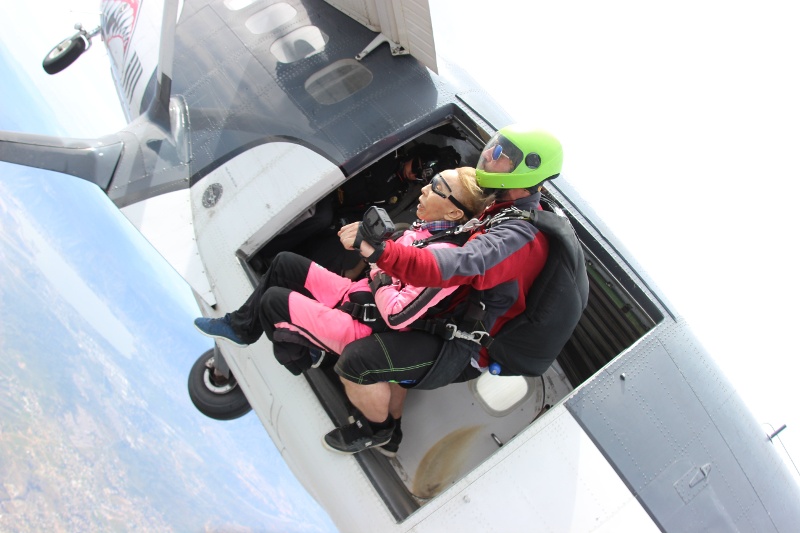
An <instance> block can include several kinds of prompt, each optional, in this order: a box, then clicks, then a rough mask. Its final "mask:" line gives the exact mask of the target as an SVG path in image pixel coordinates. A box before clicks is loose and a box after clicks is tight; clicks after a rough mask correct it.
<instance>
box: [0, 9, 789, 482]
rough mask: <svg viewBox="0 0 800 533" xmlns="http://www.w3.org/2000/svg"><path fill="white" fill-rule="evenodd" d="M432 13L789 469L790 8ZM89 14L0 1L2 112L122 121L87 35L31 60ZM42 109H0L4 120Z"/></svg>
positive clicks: (97, 126) (447, 42)
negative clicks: (70, 53) (58, 53)
mask: <svg viewBox="0 0 800 533" xmlns="http://www.w3.org/2000/svg"><path fill="white" fill-rule="evenodd" d="M430 3H431V11H432V15H433V25H434V28H435V30H434V31H435V33H434V34H435V38H436V45H437V51H438V52H439V53H440V54H441V55H443V56H447V57H449V58H450V59H452V60H453V62H454V63H457V64H459V65H460V66H461V67H462V68H464V69H465V70H466V71H467V72H469V73H470V74H472V76H473V77H475V79H476V80H478V82H479V83H481V85H482V86H483V87H484V88H485V89H486V90H487V92H488V93H490V94H491V95H492V96H493V97H494V98H495V99H496V100H497V101H498V102H499V103H500V104H501V105H502V106H503V107H504V108H505V109H506V110H507V111H509V113H510V114H511V115H512V116H513V117H514V118H515V119H517V120H519V121H521V122H526V123H530V124H533V125H536V126H537V127H542V128H545V129H548V130H550V131H552V132H553V133H554V134H556V135H557V136H558V137H559V138H560V139H561V141H562V143H563V145H564V149H565V163H564V172H563V176H564V178H565V179H567V180H569V182H570V183H571V184H572V185H573V186H574V187H575V188H577V189H578V191H579V192H580V193H581V195H583V197H584V198H585V199H586V200H587V201H589V202H590V203H591V205H592V207H593V208H594V209H595V211H596V212H597V213H598V214H599V215H600V217H601V218H602V219H603V220H604V221H605V222H606V224H607V225H608V226H609V227H610V228H611V230H612V231H613V232H614V234H615V235H616V236H617V237H618V238H619V239H620V240H621V241H622V242H623V243H624V244H625V247H626V248H627V249H628V250H629V252H630V253H631V254H632V255H633V256H634V257H635V258H636V259H637V261H638V262H639V263H640V265H641V266H642V267H643V268H644V269H645V270H646V271H647V272H648V273H649V275H650V277H651V278H652V279H653V280H655V282H656V284H657V285H658V286H659V287H660V289H661V290H662V291H663V293H664V294H666V296H667V299H668V300H669V301H670V302H671V303H672V304H673V305H674V306H675V308H676V309H677V310H678V311H679V312H680V313H681V314H682V315H683V316H684V317H685V318H686V319H687V321H688V322H689V324H690V325H691V327H692V329H693V330H694V331H695V333H696V334H697V336H698V338H699V339H700V341H701V342H702V343H703V344H704V345H705V346H706V348H708V350H709V351H710V353H711V354H712V355H713V356H714V358H715V360H716V361H717V363H718V364H719V365H720V367H721V368H722V369H723V371H724V373H725V374H726V375H727V376H728V378H729V379H730V380H731V381H732V383H733V384H734V386H735V387H736V389H737V390H738V391H739V393H740V395H741V396H742V397H743V398H744V400H745V402H746V403H747V404H748V405H749V407H750V409H751V411H752V412H753V414H754V416H755V417H756V419H757V420H758V421H759V422H761V423H762V424H763V427H764V431H765V433H768V432H771V429H770V428H778V427H780V426H781V425H783V424H786V425H787V426H788V427H787V429H786V430H785V431H784V432H783V433H782V434H781V437H780V439H776V441H775V446H776V449H777V450H778V451H779V453H783V447H784V446H785V447H786V448H788V449H789V450H790V452H791V454H792V457H793V459H794V462H795V463H796V464H798V465H799V466H800V413H799V412H798V409H797V405H799V404H800V387H797V384H796V377H795V376H796V375H797V374H798V370H800V363H798V355H800V354H798V351H800V349H798V344H797V341H796V339H795V338H794V336H793V333H794V331H795V330H796V327H797V326H796V324H797V323H798V318H800V312H798V310H797V307H796V305H795V304H796V302H797V301H798V299H799V298H798V297H799V296H800V284H798V283H796V282H795V281H794V279H793V277H794V274H795V273H796V271H797V269H796V267H795V263H794V259H795V255H796V254H795V253H794V250H793V249H792V245H791V243H792V242H794V241H795V238H794V231H795V228H797V226H798V224H797V222H796V221H795V218H794V216H795V202H796V201H795V198H796V197H797V196H798V193H800V179H798V178H800V176H799V175H798V174H800V167H799V166H798V164H797V162H796V159H797V157H796V156H797V153H798V149H797V147H798V146H800V129H799V128H798V127H797V124H800V99H799V98H798V97H797V95H798V94H800V81H799V80H798V77H797V76H796V70H797V69H796V63H797V62H796V54H797V50H800V34H798V32H797V31H796V29H795V27H794V26H796V17H794V16H793V14H794V10H793V9H792V7H791V3H790V2H789V1H773V0H766V1H760V2H754V1H751V2H747V1H738V0H737V1H733V2H731V1H726V2H723V1H719V0H713V1H709V0H692V1H689V0H675V1H672V2H663V3H653V2H636V1H633V0H624V1H623V0H611V1H609V2H592V1H576V0H564V1H561V2H519V1H517V2H515V1H512V0H495V1H494V2H492V3H491V5H490V6H487V5H485V4H483V3H480V4H478V3H467V2H461V1H456V0H430ZM467 4H469V5H467ZM96 6H97V2H94V1H86V0H80V1H70V2H56V1H52V0H48V1H40V2H36V3H22V2H19V3H12V2H4V3H2V5H0V16H2V17H3V20H5V21H14V22H13V23H12V24H6V25H5V27H4V31H3V34H2V37H0V43H2V44H3V45H4V46H5V47H6V49H7V50H8V51H10V53H11V57H12V60H13V61H16V62H18V63H19V64H20V65H23V66H24V67H25V68H26V69H30V70H29V71H28V72H29V75H30V81H28V80H25V79H18V80H13V81H12V80H5V79H4V82H3V84H2V86H0V96H1V97H2V101H3V102H9V101H12V100H10V99H11V97H12V96H13V91H25V92H26V93H27V94H28V95H29V96H30V97H31V98H34V99H40V100H39V101H41V102H47V103H48V104H49V105H50V106H52V107H53V109H55V110H56V111H57V112H58V114H59V121H60V122H62V123H64V124H68V126H65V127H64V131H60V132H57V133H62V134H65V135H69V136H74V137H92V136H96V135H102V134H105V133H108V132H113V131H116V130H117V129H119V127H120V125H121V124H122V123H123V119H122V114H121V112H120V111H119V105H118V100H117V97H116V93H115V91H114V89H113V87H112V85H111V82H110V75H109V70H108V60H107V57H106V55H105V53H104V50H103V48H102V46H100V43H99V41H98V42H97V43H96V44H97V46H96V48H95V49H92V50H90V51H89V52H88V53H86V54H84V56H83V57H81V58H80V59H79V60H78V61H77V62H76V63H75V64H74V65H73V66H71V67H70V68H68V69H67V70H66V71H64V72H62V73H60V74H57V75H55V76H47V75H46V74H45V73H44V72H43V71H42V70H41V67H40V64H41V60H42V58H43V57H44V55H45V54H46V53H47V51H48V50H49V49H50V48H51V47H52V46H53V45H55V44H56V43H57V42H58V41H59V40H60V39H62V38H64V37H66V36H67V35H70V34H71V32H72V24H74V22H76V21H77V20H84V21H86V22H84V24H85V25H86V26H87V27H89V26H91V25H92V24H93V21H96V20H97V17H96V16H93V15H90V14H85V15H82V14H80V13H76V12H78V11H81V10H83V11H86V12H87V13H88V12H91V11H93V10H96ZM69 9H72V10H74V11H76V12H73V13H70V11H69ZM34 13H35V15H34ZM89 21H92V22H89ZM440 69H442V71H444V72H446V70H447V66H446V65H442V66H440ZM42 109H45V107H44V106H42V107H41V108H40V107H38V106H37V107H35V108H32V109H25V110H14V109H9V108H7V106H6V105H5V104H4V105H3V108H2V112H3V115H4V120H6V121H7V122H5V123H6V124H11V126H4V128H5V129H17V128H15V127H12V126H14V125H15V124H16V123H15V122H14V121H18V123H19V124H23V121H24V119H25V115H26V114H32V113H33V114H35V113H40V112H42ZM19 129H23V128H22V127H21V126H20V128H19ZM784 455H785V454H784ZM787 464H788V465H789V468H792V469H793V467H792V466H791V462H789V460H788V459H787ZM795 473H796V472H795Z"/></svg>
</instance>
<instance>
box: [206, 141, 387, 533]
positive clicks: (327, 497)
mask: <svg viewBox="0 0 800 533" xmlns="http://www.w3.org/2000/svg"><path fill="white" fill-rule="evenodd" d="M343 179H344V176H343V175H342V174H341V171H340V170H339V168H338V167H337V166H336V165H333V164H332V163H330V162H329V161H327V160H326V159H324V158H323V157H322V156H320V155H319V154H317V153H315V152H313V151H311V150H309V149H307V148H304V147H302V146H299V145H295V144H290V143H270V144H265V145H261V146H258V147H255V148H253V149H251V150H249V151H247V152H245V153H244V154H241V155H239V156H237V157H236V158H234V159H233V160H231V161H228V162H227V163H225V164H224V165H222V166H221V167H220V168H218V169H216V170H214V171H213V172H212V173H211V174H209V175H208V176H205V177H204V178H203V179H202V180H200V181H199V182H198V183H197V184H195V185H194V186H193V187H192V189H191V191H192V205H193V211H194V222H195V230H196V231H197V236H198V239H197V240H198V247H199V249H200V251H201V253H202V256H203V260H204V262H205V265H206V267H207V269H208V272H209V279H210V281H211V284H212V289H213V291H214V293H215V294H216V296H217V300H218V301H219V304H218V305H217V307H216V309H210V308H207V307H206V308H205V309H204V314H206V315H207V316H219V315H222V314H224V313H225V312H228V311H231V310H233V309H235V308H237V307H239V305H241V304H242V303H243V302H244V300H245V299H246V298H247V297H248V296H249V295H250V293H251V292H252V286H251V284H250V282H249V280H248V278H247V276H246V275H245V272H244V270H243V268H242V265H241V264H240V262H239V260H238V259H237V258H236V253H237V251H239V250H241V249H243V248H247V249H252V250H255V249H257V248H258V246H259V245H260V244H261V243H263V242H264V241H265V240H267V239H269V238H270V237H271V236H272V235H274V234H275V233H277V232H278V231H280V230H281V229H282V228H283V227H284V226H286V225H287V224H288V223H289V222H291V221H292V219H293V218H295V217H296V216H298V215H299V214H301V213H302V211H303V210H305V209H306V208H308V207H309V205H311V204H313V203H314V202H315V201H316V200H317V199H318V198H320V197H322V196H323V195H324V194H325V193H326V192H328V191H330V190H332V189H333V188H334V187H335V186H337V185H338V184H339V183H340V182H341V181H343ZM212 184H218V185H219V186H221V187H222V194H221V195H220V196H219V198H218V200H217V202H216V204H214V205H213V206H211V207H204V206H203V194H204V192H205V191H206V190H207V188H208V187H209V186H210V185H212ZM207 203H208V202H207ZM219 347H220V349H221V350H222V352H223V354H224V356H225V359H226V361H227V362H228V364H229V365H230V367H231V370H232V371H233V373H234V375H235V376H236V378H237V381H238V382H239V384H240V386H241V387H242V389H243V391H244V392H245V394H246V396H247V398H248V400H249V402H250V405H251V406H252V407H253V410H254V411H255V413H256V414H257V415H258V417H259V419H260V420H261V422H262V424H263V425H264V427H265V429H266V430H267V433H268V434H269V436H270V438H271V439H272V441H273V442H274V443H275V445H276V447H277V448H278V450H279V451H280V452H281V454H282V455H283V458H284V459H285V460H286V463H287V465H288V466H289V468H290V469H291V470H292V472H293V473H294V474H295V476H297V479H298V480H299V481H300V483H301V484H302V485H303V486H304V487H305V488H306V490H308V491H309V493H310V494H311V495H312V496H313V497H314V498H316V499H317V500H318V501H319V502H320V504H321V505H322V506H323V507H324V508H325V509H326V510H328V512H329V513H330V515H331V518H332V519H333V520H334V521H335V522H336V523H337V524H347V525H348V530H349V531H364V532H370V531H376V529H375V528H376V525H377V527H378V529H377V530H391V528H392V526H394V525H395V523H394V519H393V518H392V516H391V514H390V513H389V511H388V509H387V508H386V506H385V505H384V503H383V502H382V501H381V499H380V497H379V496H378V494H377V493H376V492H375V490H374V489H373V487H372V484H371V482H370V480H369V479H367V477H366V475H365V474H364V471H363V470H362V469H361V467H360V466H359V465H358V463H357V462H356V460H355V459H354V458H353V457H351V456H345V455H340V454H335V453H332V452H330V451H329V450H327V449H325V448H324V447H323V446H322V442H321V439H322V436H323V435H324V434H325V433H327V432H328V431H330V430H331V429H333V425H332V424H331V421H330V418H329V417H328V415H327V413H326V412H325V410H324V409H323V407H322V406H321V405H320V403H319V400H318V399H317V397H316V396H315V395H314V393H313V391H312V390H311V388H310V386H309V385H308V382H307V381H306V380H305V379H304V378H303V377H299V376H293V375H292V374H291V373H289V372H288V371H287V370H286V369H284V368H283V367H282V366H281V365H280V364H278V363H277V361H276V360H275V358H274V357H273V355H272V346H271V344H270V342H269V341H268V340H267V339H266V338H265V337H262V338H261V340H259V341H258V342H257V343H255V344H253V345H251V346H249V347H246V348H239V347H236V346H234V345H232V344H228V343H225V342H220V343H219ZM356 517H357V518H356ZM350 526H352V527H350Z"/></svg>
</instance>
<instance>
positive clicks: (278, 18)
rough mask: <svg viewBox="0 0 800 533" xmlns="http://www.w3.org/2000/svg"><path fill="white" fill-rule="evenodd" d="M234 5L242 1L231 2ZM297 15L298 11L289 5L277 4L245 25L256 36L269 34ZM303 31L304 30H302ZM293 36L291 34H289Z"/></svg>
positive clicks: (252, 17)
mask: <svg viewBox="0 0 800 533" xmlns="http://www.w3.org/2000/svg"><path fill="white" fill-rule="evenodd" d="M230 1H231V2H232V3H234V2H236V3H240V2H241V1H242V0H230ZM295 15H297V10H296V9H295V8H293V7H292V6H290V5H289V4H284V3H280V4H275V5H271V6H269V7H267V8H265V9H262V10H261V11H259V12H258V13H256V14H255V15H252V16H251V17H250V18H249V19H247V22H245V23H244V25H245V26H246V27H247V29H248V30H250V32H251V33H254V34H256V35H258V34H261V33H268V32H271V31H272V30H274V29H276V28H278V27H280V26H282V25H284V24H286V23H287V22H291V20H292V19H293V18H294V17H295ZM301 29H302V28H301ZM289 35H291V34H289Z"/></svg>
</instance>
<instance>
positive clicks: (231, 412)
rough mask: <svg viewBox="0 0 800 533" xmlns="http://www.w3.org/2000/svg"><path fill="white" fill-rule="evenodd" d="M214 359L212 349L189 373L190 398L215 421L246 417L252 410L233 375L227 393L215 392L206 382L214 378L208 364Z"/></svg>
mask: <svg viewBox="0 0 800 533" xmlns="http://www.w3.org/2000/svg"><path fill="white" fill-rule="evenodd" d="M213 358H214V350H213V349H211V350H208V351H207V352H206V353H204V354H203V355H201V356H200V358H199V359H197V361H195V363H194V365H193V366H192V370H191V371H190V372H189V398H191V400H192V403H193V404H194V406H195V407H197V410H198V411H200V412H201V413H203V414H204V415H206V416H207V417H209V418H213V419H214V420H233V419H235V418H240V417H242V416H244V415H246V414H247V413H249V412H250V410H251V409H252V408H251V407H250V403H249V402H248V401H247V397H245V395H244V393H243V392H242V388H241V387H239V384H238V383H236V378H234V377H233V374H231V377H230V380H231V381H229V382H228V383H227V384H226V385H225V388H226V389H229V390H226V392H218V391H213V390H211V389H209V387H208V385H207V384H206V383H207V381H206V380H211V378H212V377H213V371H212V370H211V369H209V368H208V366H206V363H207V362H208V361H209V360H210V359H213Z"/></svg>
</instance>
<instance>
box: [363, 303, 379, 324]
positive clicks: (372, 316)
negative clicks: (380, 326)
mask: <svg viewBox="0 0 800 533" xmlns="http://www.w3.org/2000/svg"><path fill="white" fill-rule="evenodd" d="M370 309H375V311H374V312H370ZM361 311H362V315H361V321H362V322H375V321H376V320H378V316H377V315H378V306H377V305H375V304H361Z"/></svg>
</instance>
